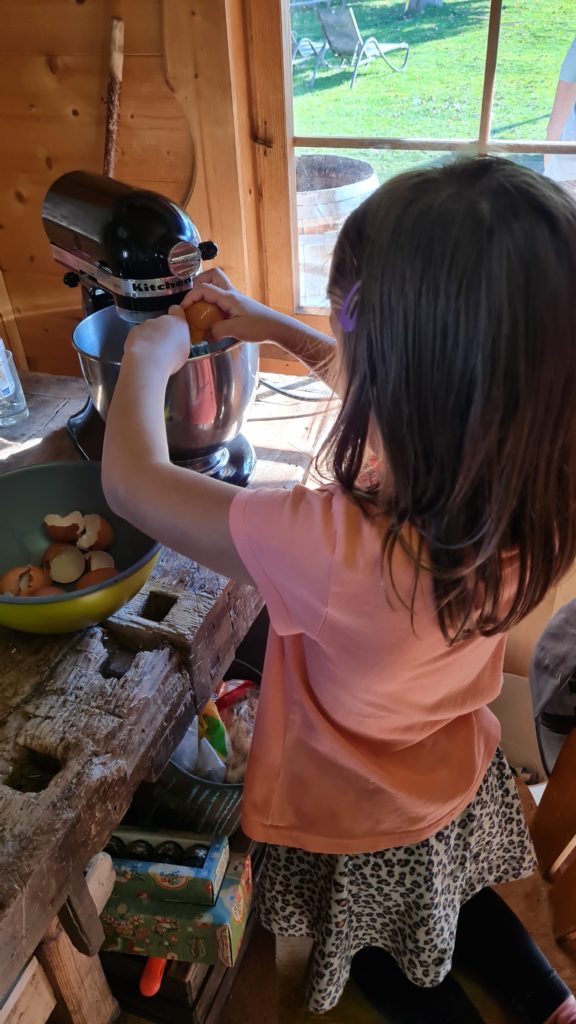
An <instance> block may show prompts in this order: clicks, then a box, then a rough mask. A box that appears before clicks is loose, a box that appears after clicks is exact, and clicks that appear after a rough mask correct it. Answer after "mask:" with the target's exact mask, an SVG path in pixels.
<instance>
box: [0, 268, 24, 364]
mask: <svg viewBox="0 0 576 1024" xmlns="http://www.w3.org/2000/svg"><path fill="white" fill-rule="evenodd" d="M2 325H3V326H4V329H5V332H6V335H5V337H4V338H3V340H4V341H6V342H8V347H9V349H10V351H11V352H12V355H13V356H14V362H15V363H16V366H17V367H18V370H20V372H21V373H25V372H26V371H27V370H28V360H27V359H26V353H25V352H24V346H23V344H22V338H21V337H20V331H19V330H18V324H17V322H16V317H15V316H14V310H13V309H12V303H11V302H10V296H9V295H8V289H7V287H6V282H5V280H4V274H3V273H2V271H1V270H0V328H1V327H2ZM0 336H1V331H0Z"/></svg>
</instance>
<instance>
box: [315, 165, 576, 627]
mask: <svg viewBox="0 0 576 1024" xmlns="http://www.w3.org/2000/svg"><path fill="white" fill-rule="evenodd" d="M356 281H360V290H359V293H358V302H357V322H356V326H355V328H354V329H353V330H352V331H350V332H348V333H346V334H345V335H344V338H343V344H342V358H343V369H344V375H345V380H346V381H347V386H346V390H345V394H344V397H343V403H342V407H341V411H340V414H339V416H338V419H337V422H336V424H335V426H334V429H333V430H332V432H331V434H330V437H329V439H328V445H327V448H326V449H325V453H324V454H325V457H327V458H328V460H329V464H330V466H331V469H332V471H333V473H334V475H335V477H336V479H337V480H338V482H339V483H340V484H341V485H342V487H344V488H345V489H346V490H347V491H349V492H350V493H352V494H358V490H359V478H360V474H361V470H362V466H363V462H364V459H365V454H366V447H367V442H368V436H369V431H370V429H371V424H372V425H373V426H376V428H377V429H378V431H379V434H380V437H381V441H382V445H383V448H384V453H385V462H386V474H387V476H386V478H385V479H384V480H383V483H382V486H381V487H380V488H379V490H378V491H377V493H376V492H374V493H372V494H371V495H367V494H366V493H364V494H363V495H362V500H363V501H365V500H366V498H369V499H370V500H371V501H372V503H373V504H374V505H375V506H376V509H377V510H378V511H379V512H381V513H382V514H384V515H385V516H387V517H389V527H388V528H387V531H386V534H385V538H384V544H383V560H384V561H383V564H388V565H389V567H390V571H391V569H392V556H393V552H394V549H395V546H396V545H397V544H400V545H401V547H402V548H403V549H404V550H405V551H406V552H407V554H408V555H409V557H410V558H411V559H412V560H413V562H414V565H415V581H414V588H416V583H417V580H418V576H419V574H420V573H421V572H422V571H430V572H431V574H432V578H433V581H434V591H435V599H436V607H437V614H438V618H439V623H440V626H441V629H442V631H443V634H444V636H445V638H446V640H447V641H448V642H455V641H456V640H460V639H462V638H464V637H466V636H467V635H469V634H470V633H471V632H474V631H478V632H480V633H482V634H484V635H488V636H489V635H492V634H495V633H498V632H502V631H505V630H506V629H507V628H509V627H510V626H511V625H513V624H514V623H516V622H518V621H519V620H520V619H522V618H523V617H524V616H525V615H527V614H528V613H529V612H530V611H531V610H532V609H533V608H534V607H535V606H536V605H537V604H539V602H540V601H541V600H542V599H543V597H544V596H545V594H546V592H547V591H548V590H549V588H550V587H551V586H552V585H553V584H554V583H555V582H556V581H558V580H559V579H560V578H561V577H562V576H563V575H564V574H565V573H566V572H567V570H568V569H569V568H570V566H571V565H572V563H573V562H574V560H575V559H576V205H575V204H574V203H573V202H572V200H571V199H570V197H569V196H568V195H567V194H565V193H564V192H563V191H562V190H561V189H560V188H559V187H558V186H556V185H554V184H553V183H552V182H550V181H547V180H545V179H544V178H541V177H540V176H539V175H537V174H535V173H533V172H531V171H529V170H527V169H525V168H523V167H520V166H518V165H516V164H513V163H509V162H508V161H505V160H499V159H493V158H488V157H484V158H475V159H462V160H458V161H456V162H454V163H452V164H449V165H447V166H443V167H439V168H430V169H425V170H417V171H411V172H408V173H406V174H403V175H401V176H399V177H397V178H395V179H393V180H392V181H390V182H388V183H387V184H385V185H383V186H382V187H381V188H380V189H378V190H377V191H376V192H375V193H374V194H373V195H372V196H370V197H369V198H368V199H367V200H366V201H365V202H364V203H363V204H362V206H360V207H359V208H358V209H357V210H355V211H354V212H353V213H352V214H351V215H350V217H349V218H348V220H347V221H346V223H345V225H344V227H343V230H342V232H341V234H340V237H339V239H338V243H337V246H336V249H335V252H334V257H333V262H332V270H331V274H330V281H329V294H330V297H331V299H332V302H333V304H334V306H335V307H336V308H338V306H339V305H341V303H342V301H343V299H344V297H345V295H346V294H347V292H348V291H349V289H350V288H351V286H352V285H353V284H354V283H355V282H356ZM373 426H372V429H373ZM406 526H410V527H411V528H412V530H411V531H410V532H411V533H412V535H413V536H415V537H416V538H417V540H416V542H415V543H412V542H410V543H409V542H408V541H407V539H406V537H407V531H406V530H405V527H406ZM507 552H515V553H517V559H516V562H515V565H516V575H515V577H514V578H515V581H516V585H515V586H514V587H513V590H515V593H513V595H512V597H511V599H508V598H506V599H505V596H504V595H505V591H506V589H507V588H506V580H507V579H509V574H508V573H507V570H506V565H505V563H506V559H505V558H503V556H504V555H505V554H506V553H507Z"/></svg>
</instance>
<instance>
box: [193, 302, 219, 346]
mask: <svg viewBox="0 0 576 1024" xmlns="http://www.w3.org/2000/svg"><path fill="white" fill-rule="evenodd" d="M185 313H186V319H187V321H188V326H189V327H190V331H191V337H190V340H191V342H192V344H193V345H197V344H198V341H202V339H203V338H205V337H206V335H207V334H209V333H210V328H211V327H213V326H214V324H217V323H218V321H219V320H225V319H226V316H225V314H224V313H223V312H222V310H221V309H220V308H219V307H218V306H216V305H214V303H213V302H205V301H204V299H199V300H198V302H194V303H193V304H192V305H191V306H188V309H186V310H185ZM198 334H200V337H199V338H198V337H197V335H198Z"/></svg>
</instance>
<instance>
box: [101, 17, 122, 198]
mask: <svg viewBox="0 0 576 1024" xmlns="http://www.w3.org/2000/svg"><path fill="white" fill-rule="evenodd" d="M123 67H124V22H123V21H122V18H112V36H111V40H110V75H109V78H108V94H107V105H106V140H105V143H104V174H106V175H107V176H108V177H109V178H113V177H114V172H115V170H116V158H117V156H118V126H119V123H120V93H121V91H122V71H123Z"/></svg>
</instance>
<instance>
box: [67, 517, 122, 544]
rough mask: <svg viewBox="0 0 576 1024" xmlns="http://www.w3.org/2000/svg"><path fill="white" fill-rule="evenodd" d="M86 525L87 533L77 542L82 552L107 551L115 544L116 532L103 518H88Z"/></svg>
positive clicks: (86, 518) (85, 520) (85, 521)
mask: <svg viewBox="0 0 576 1024" xmlns="http://www.w3.org/2000/svg"><path fill="white" fill-rule="evenodd" d="M84 524H85V532H84V533H83V534H82V536H81V537H80V538H79V539H78V540H77V542H76V543H77V545H78V547H79V548H80V550H81V551H105V550H106V548H109V547H110V545H111V544H112V543H113V542H114V531H113V529H112V527H111V526H110V523H109V522H108V521H107V520H106V519H104V518H103V517H102V516H99V515H96V514H91V515H89V516H86V517H85V519H84Z"/></svg>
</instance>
